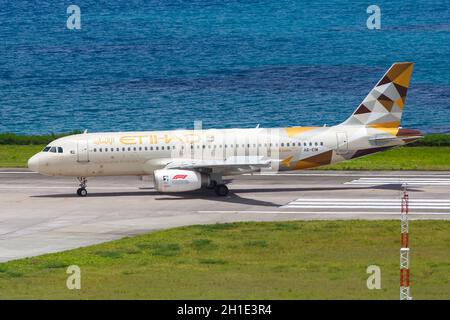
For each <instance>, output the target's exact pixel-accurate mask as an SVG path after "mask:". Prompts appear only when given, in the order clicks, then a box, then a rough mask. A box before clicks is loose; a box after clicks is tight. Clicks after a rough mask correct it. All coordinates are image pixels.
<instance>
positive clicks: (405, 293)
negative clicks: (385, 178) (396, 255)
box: [400, 183, 411, 300]
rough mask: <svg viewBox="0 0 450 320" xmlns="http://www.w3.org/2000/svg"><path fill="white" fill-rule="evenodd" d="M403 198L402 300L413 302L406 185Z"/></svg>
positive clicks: (404, 185)
mask: <svg viewBox="0 0 450 320" xmlns="http://www.w3.org/2000/svg"><path fill="white" fill-rule="evenodd" d="M402 187H403V197H402V206H401V219H400V221H401V233H402V234H401V248H400V300H411V295H410V288H409V284H410V283H409V232H408V231H409V230H408V211H409V207H408V205H409V203H408V202H409V198H408V191H407V185H406V183H405V184H403V185H402Z"/></svg>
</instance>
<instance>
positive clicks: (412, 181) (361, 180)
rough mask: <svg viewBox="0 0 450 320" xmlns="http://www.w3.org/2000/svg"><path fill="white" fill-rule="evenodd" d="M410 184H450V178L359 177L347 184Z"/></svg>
mask: <svg viewBox="0 0 450 320" xmlns="http://www.w3.org/2000/svg"><path fill="white" fill-rule="evenodd" d="M403 183H407V184H408V185H410V186H450V178H437V177H435V178H409V177H406V178H359V179H356V180H353V181H350V182H345V184H351V185H383V184H403Z"/></svg>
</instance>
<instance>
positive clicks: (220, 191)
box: [214, 184, 228, 197]
mask: <svg viewBox="0 0 450 320" xmlns="http://www.w3.org/2000/svg"><path fill="white" fill-rule="evenodd" d="M214 192H215V193H216V194H217V195H218V196H219V197H225V196H226V195H228V187H227V186H226V185H224V184H217V185H216V186H215V187H214Z"/></svg>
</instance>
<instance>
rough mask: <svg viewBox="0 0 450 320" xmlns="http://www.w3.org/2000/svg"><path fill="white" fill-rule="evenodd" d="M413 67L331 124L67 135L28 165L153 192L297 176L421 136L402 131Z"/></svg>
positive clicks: (82, 184) (388, 76) (396, 68)
mask: <svg viewBox="0 0 450 320" xmlns="http://www.w3.org/2000/svg"><path fill="white" fill-rule="evenodd" d="M412 71H413V63H410V62H399V63H394V64H393V65H392V66H391V67H390V68H389V70H388V71H387V72H386V73H385V74H384V76H383V77H382V78H381V80H380V81H379V82H378V83H377V84H376V85H375V87H373V89H372V90H371V91H370V92H369V94H368V95H367V97H366V98H365V99H364V100H363V101H362V102H361V103H360V105H359V106H358V107H357V108H356V110H355V111H354V112H353V113H352V115H351V116H350V117H349V118H348V119H347V120H345V121H344V122H342V123H340V124H337V125H335V126H322V127H311V126H308V127H303V126H295V127H287V128H260V127H259V125H258V126H256V128H245V129H205V130H202V129H193V130H171V131H145V132H143V131H139V132H101V133H87V132H86V131H85V132H84V133H83V134H76V135H70V136H66V137H63V138H59V139H56V140H54V141H53V142H51V143H50V144H49V145H47V146H46V147H45V148H44V149H43V150H42V151H41V152H39V153H37V154H35V155H34V156H32V157H31V158H30V159H29V160H28V167H29V168H30V169H31V170H32V171H36V172H38V173H41V174H43V175H49V176H71V177H77V179H78V181H79V188H78V190H77V194H78V195H79V196H81V197H84V196H86V195H87V189H86V188H87V178H88V177H95V176H121V175H135V176H146V175H148V176H151V175H153V178H154V188H155V189H156V190H157V191H159V192H186V191H193V190H198V189H214V191H215V193H216V194H217V195H218V196H226V195H227V194H228V192H229V190H228V187H227V186H226V183H225V182H224V177H226V176H232V175H239V174H246V173H258V172H264V171H272V172H278V171H287V170H301V169H309V168H314V167H319V166H323V165H328V164H333V163H337V162H341V161H345V160H350V159H354V158H358V157H362V156H366V155H369V154H373V153H375V152H380V151H384V150H388V149H391V148H394V147H398V146H403V145H405V144H407V143H410V142H413V141H415V140H417V139H420V138H422V137H423V135H422V133H421V132H420V131H418V130H413V129H403V128H401V127H400V120H401V116H402V112H403V109H404V106H405V99H406V92H407V89H408V87H409V82H410V78H411V74H412Z"/></svg>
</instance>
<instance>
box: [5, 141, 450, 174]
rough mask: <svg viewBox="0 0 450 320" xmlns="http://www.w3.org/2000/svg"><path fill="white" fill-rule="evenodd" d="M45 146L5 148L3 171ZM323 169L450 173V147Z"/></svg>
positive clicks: (20, 165) (377, 156) (394, 151)
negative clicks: (444, 171) (435, 171)
mask: <svg viewBox="0 0 450 320" xmlns="http://www.w3.org/2000/svg"><path fill="white" fill-rule="evenodd" d="M43 147H44V146H43V145H28V146H22V145H1V144H0V168H1V167H3V168H11V167H14V168H24V167H26V166H27V160H28V159H29V158H30V157H31V156H32V155H33V154H35V153H36V152H38V151H40V150H41V149H42V148H43ZM317 169H319V170H450V147H403V148H397V149H392V150H388V151H384V152H380V153H377V154H373V155H369V156H366V157H363V158H359V159H354V160H350V161H345V162H341V163H338V164H335V165H330V166H325V167H319V168H317Z"/></svg>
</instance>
